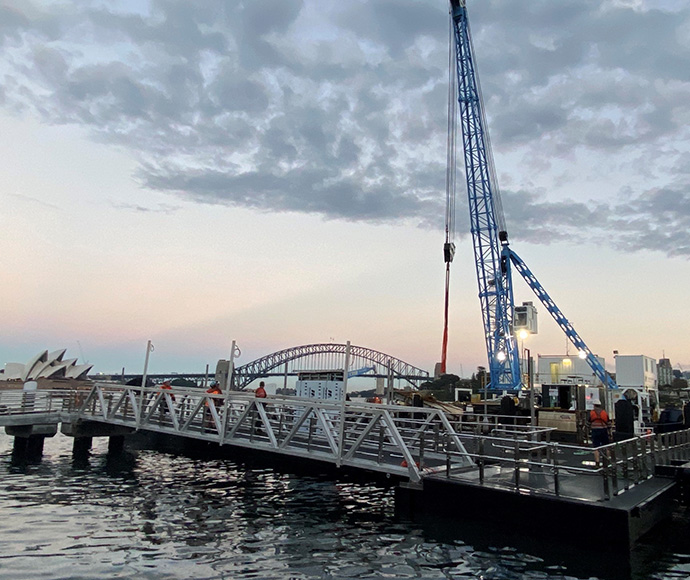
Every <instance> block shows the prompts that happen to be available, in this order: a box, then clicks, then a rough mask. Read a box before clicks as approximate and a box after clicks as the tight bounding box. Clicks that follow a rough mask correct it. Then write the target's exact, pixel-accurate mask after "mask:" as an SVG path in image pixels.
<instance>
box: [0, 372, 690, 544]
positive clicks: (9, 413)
mask: <svg viewBox="0 0 690 580" xmlns="http://www.w3.org/2000/svg"><path fill="white" fill-rule="evenodd" d="M341 417H342V418H344V420H341ZM500 420H501V418H498V417H488V416H482V417H479V416H476V415H457V416H450V415H446V414H445V413H443V412H442V411H440V410H438V409H428V408H417V407H415V408H413V407H401V406H396V405H380V404H357V403H350V402H346V403H334V402H327V401H317V400H311V399H300V398H295V397H282V398H281V397H270V398H266V399H256V398H254V397H253V396H252V395H249V394H246V393H237V392H232V393H229V394H228V395H227V396H218V395H210V394H208V393H205V392H204V391H202V390H200V389H195V388H175V389H173V390H172V391H170V390H168V391H163V390H158V389H141V388H140V387H130V386H123V385H119V384H108V383H98V384H96V385H94V386H93V388H92V389H91V390H90V391H78V390H73V389H67V390H50V391H40V390H39V391H35V392H32V393H29V392H24V391H21V390H15V391H8V390H5V391H0V426H5V427H6V430H7V432H8V433H9V434H10V435H15V436H18V437H29V436H31V435H34V436H42V435H43V436H45V435H50V434H51V433H50V432H49V431H50V429H51V428H53V432H54V430H55V429H54V426H56V425H57V424H58V423H60V424H62V430H63V432H64V433H67V434H69V435H72V436H74V437H77V438H79V437H93V436H99V435H100V436H110V435H114V434H116V433H117V434H123V433H127V432H133V431H137V430H139V431H150V432H157V433H163V434H169V435H175V436H182V437H185V438H193V439H199V440H204V441H208V442H213V443H217V444H219V445H228V446H235V447H243V448H251V449H260V450H263V451H265V452H268V453H277V454H281V455H284V456H288V457H293V458H300V459H304V460H318V461H322V462H327V463H331V464H333V465H335V466H337V467H348V468H354V469H359V470H365V471H368V472H378V473H383V474H386V475H388V476H392V477H395V478H397V479H399V480H400V481H402V482H404V483H405V487H406V489H407V490H408V492H409V493H413V492H414V491H422V490H424V495H425V496H427V495H428V492H429V490H437V491H438V490H444V491H443V493H441V492H440V491H439V496H442V495H444V494H445V495H446V497H447V496H448V494H450V496H452V495H453V494H455V495H456V496H460V495H462V496H466V497H471V496H473V495H476V494H477V493H478V490H481V493H480V495H481V496H482V497H485V496H486V494H487V493H493V494H494V495H493V497H494V499H495V498H496V497H498V496H499V495H500V496H502V495H503V494H505V493H508V494H510V495H511V496H512V497H513V498H515V497H516V496H519V497H521V498H523V500H521V501H524V498H531V501H532V503H531V504H530V505H532V506H533V507H534V505H536V504H535V503H534V502H535V501H536V500H539V501H541V502H542V503H543V502H544V501H547V503H546V504H544V505H545V506H546V505H548V506H550V508H549V509H552V508H553V506H554V505H558V506H560V507H561V508H562V507H563V506H565V505H574V504H577V505H580V506H587V505H588V506H590V507H592V506H598V507H599V508H601V509H604V510H606V511H607V512H617V513H620V514H625V517H626V521H627V522H628V524H627V527H628V528H630V525H631V524H630V522H632V519H631V518H635V517H639V514H640V513H642V511H643V509H647V507H646V506H649V505H651V504H652V503H654V504H656V503H658V502H657V501H656V500H657V499H658V498H659V497H660V496H662V495H663V496H668V493H667V492H668V490H669V489H670V487H672V485H673V480H672V479H668V478H661V477H658V476H655V470H656V468H657V466H659V465H671V464H672V463H674V462H677V461H680V460H683V461H688V460H690V432H686V431H682V432H675V433H665V434H660V435H646V436H644V437H637V438H635V439H631V440H629V441H624V442H619V443H615V444H612V445H609V446H608V447H607V448H604V449H603V450H602V454H601V456H602V461H603V463H602V465H601V466H597V465H596V464H595V463H594V457H593V454H592V451H591V450H589V449H586V448H582V447H577V446H572V445H563V444H559V443H555V442H551V441H550V440H549V438H550V432H551V430H550V429H539V428H531V427H529V426H518V425H508V424H502V423H500ZM46 429H47V430H48V432H47V431H46ZM499 492H500V493H499ZM497 494H498V495H497ZM554 501H557V502H558V503H557V504H554V503H553V502H554ZM666 503H668V502H666ZM568 509H570V508H568ZM636 513H637V514H638V515H637V516H636V515H635V514H636ZM615 517H618V516H615ZM655 518H657V519H658V517H657V516H655ZM642 519H644V518H642ZM650 522H651V523H653V521H652V520H650ZM650 525H651V524H650ZM633 527H634V526H633ZM648 527H649V526H648V525H647V524H644V525H642V524H641V525H640V526H639V533H641V531H644V530H645V529H647V528H648ZM630 533H631V534H632V533H633V532H632V531H630ZM639 533H638V532H635V534H637V535H639Z"/></svg>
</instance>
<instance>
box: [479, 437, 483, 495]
mask: <svg viewBox="0 0 690 580" xmlns="http://www.w3.org/2000/svg"><path fill="white" fill-rule="evenodd" d="M479 483H482V484H483V483H484V437H480V438H479Z"/></svg>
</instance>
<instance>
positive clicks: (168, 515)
mask: <svg viewBox="0 0 690 580" xmlns="http://www.w3.org/2000/svg"><path fill="white" fill-rule="evenodd" d="M71 446H72V440H71V439H70V438H67V437H64V436H60V435H58V436H57V437H55V438H53V439H48V440H46V445H45V452H44V455H43V459H42V461H41V462H39V463H34V464H24V465H15V464H12V461H11V450H12V438H10V437H8V436H6V435H4V434H2V435H0V482H1V485H2V488H1V489H2V492H1V494H0V580H10V579H11V580H23V579H34V578H35V579H47V580H57V579H75V580H86V579H89V580H91V579H99V580H102V579H104V578H132V579H138V578H142V579H148V578H151V579H153V578H155V579H161V580H163V579H165V580H167V579H171V580H172V579H175V580H178V579H192V578H193V579H195V580H204V579H212V578H213V579H221V578H223V579H234V578H260V579H263V578H265V579H269V578H276V579H282V580H289V579H295V580H298V579H300V580H301V579H316V578H393V579H399V578H438V579H443V578H458V579H470V578H481V579H485V580H491V579H511V580H512V579H544V580H548V579H569V578H601V579H604V578H615V579H616V580H617V579H627V578H632V579H635V580H638V579H647V578H652V579H659V580H662V579H663V580H668V579H678V578H690V518H688V517H687V515H685V514H681V515H680V516H679V517H678V518H676V519H675V520H674V522H672V523H671V524H670V525H669V526H667V527H665V528H664V529H662V530H660V531H659V532H656V533H655V534H653V535H652V536H651V537H650V538H648V539H647V540H645V541H644V542H642V543H641V544H640V545H639V546H638V547H636V548H635V550H634V551H633V553H632V555H630V556H627V555H626V556H625V557H622V556H614V555H606V556H602V557H601V558H599V557H598V556H597V554H599V552H600V550H599V549H598V545H600V543H601V540H599V541H597V540H594V539H593V540H592V549H591V550H583V549H581V548H580V549H575V548H570V547H569V539H568V538H554V539H553V541H549V542H545V541H544V540H533V539H530V538H529V522H525V527H524V529H521V530H517V531H516V534H515V535H506V534H505V533H501V534H500V535H498V534H495V533H494V532H492V531H491V530H490V529H488V528H485V527H483V526H479V525H477V524H473V523H457V522H446V521H440V520H432V521H424V522H416V521H410V520H406V519H404V518H401V517H399V516H397V515H396V512H395V509H394V501H393V492H392V489H384V488H381V487H378V486H376V485H373V484H363V483H355V482H342V481H340V482H337V481H334V480H333V479H329V478H327V477H325V476H320V475H318V474H314V475H309V476H305V475H295V474H291V473H285V472H277V471H274V470H273V469H269V468H265V467H259V466H256V465H251V466H248V465H246V464H240V463H235V462H233V461H230V460H220V459H213V460H206V461H202V460H196V459H191V458H189V457H184V456H175V455H170V454H165V453H160V452H156V451H148V450H144V451H136V452H132V453H130V454H128V455H127V456H126V458H125V459H123V460H119V461H117V462H112V461H108V460H107V457H106V452H107V440H106V439H95V440H94V448H93V451H92V454H91V457H90V459H89V460H88V462H81V463H78V462H74V461H73V459H72V454H71ZM458 501H459V502H461V501H462V498H458ZM596 527H597V526H596V525H594V526H593V528H596ZM596 534H597V536H598V537H600V538H603V541H605V530H597V532H596Z"/></svg>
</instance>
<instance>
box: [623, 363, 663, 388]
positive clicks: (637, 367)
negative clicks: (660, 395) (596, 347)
mask: <svg viewBox="0 0 690 580" xmlns="http://www.w3.org/2000/svg"><path fill="white" fill-rule="evenodd" d="M616 382H617V383H618V386H619V387H634V388H636V389H642V390H645V391H655V390H656V389H657V387H658V385H659V381H658V377H657V370H656V359H653V358H652V357H650V356H645V355H643V354H623V355H621V354H618V355H616Z"/></svg>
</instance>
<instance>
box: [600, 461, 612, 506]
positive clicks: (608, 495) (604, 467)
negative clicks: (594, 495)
mask: <svg viewBox="0 0 690 580" xmlns="http://www.w3.org/2000/svg"><path fill="white" fill-rule="evenodd" d="M601 465H602V469H601V474H602V477H603V478H604V499H605V500H609V499H611V489H610V487H609V458H608V455H606V453H602V454H601Z"/></svg>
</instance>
